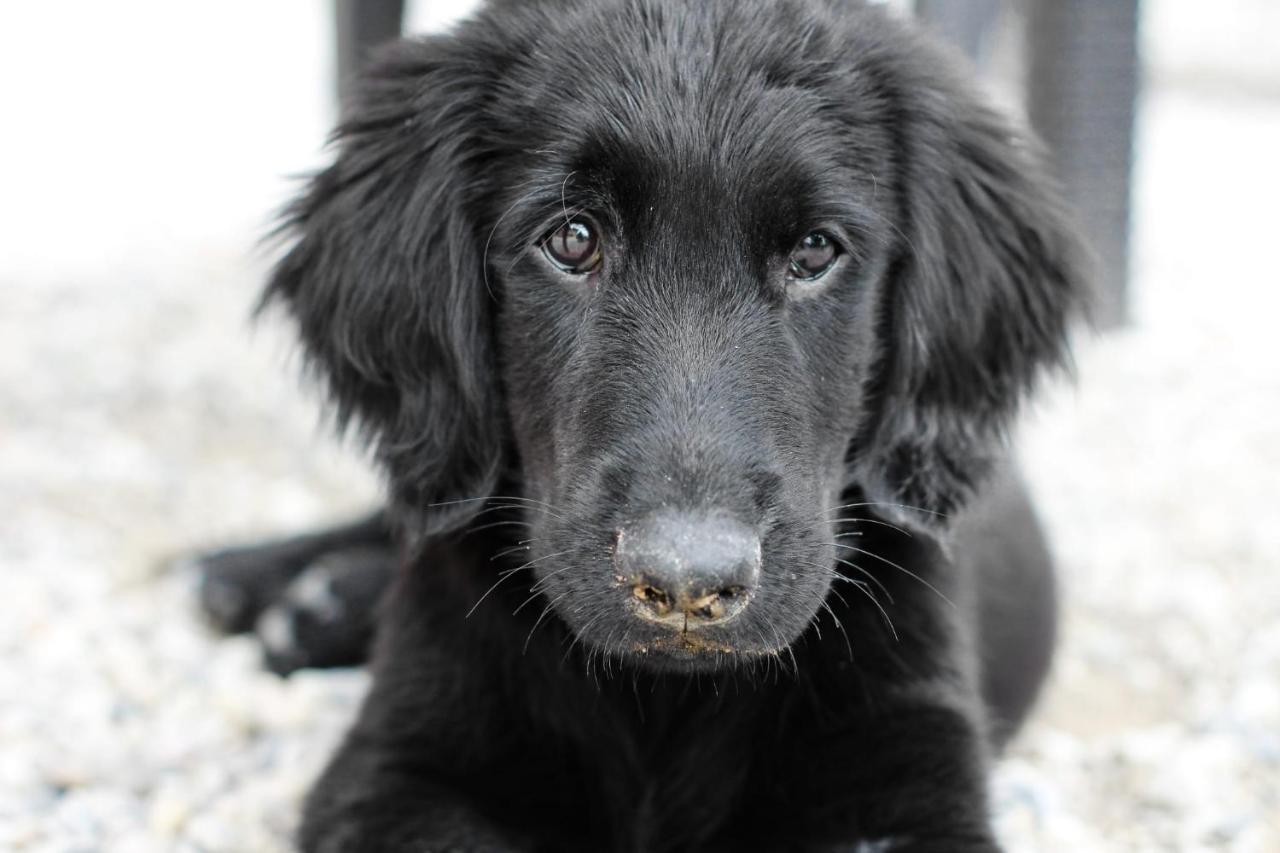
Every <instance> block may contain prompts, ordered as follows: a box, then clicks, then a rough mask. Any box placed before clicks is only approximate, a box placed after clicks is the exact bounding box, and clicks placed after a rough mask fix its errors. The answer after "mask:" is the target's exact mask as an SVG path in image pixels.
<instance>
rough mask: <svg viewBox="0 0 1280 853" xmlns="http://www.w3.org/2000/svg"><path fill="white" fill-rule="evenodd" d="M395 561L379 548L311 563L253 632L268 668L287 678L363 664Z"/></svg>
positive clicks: (351, 550) (390, 553)
mask: <svg viewBox="0 0 1280 853" xmlns="http://www.w3.org/2000/svg"><path fill="white" fill-rule="evenodd" d="M395 561H396V557H395V554H394V552H393V551H392V550H391V549H389V548H386V547H377V546H363V547H361V546H357V547H354V548H347V549H345V550H341V551H329V552H327V553H325V554H323V555H321V556H320V557H318V558H316V559H315V560H313V561H311V563H309V564H308V565H307V568H305V569H304V570H303V571H302V572H301V573H300V574H299V575H298V576H297V577H295V578H294V579H293V581H292V582H291V583H290V584H289V585H288V587H286V588H285V589H284V591H283V592H282V593H281V594H280V596H279V598H278V599H277V600H276V601H275V603H274V604H272V605H271V606H270V607H268V608H267V609H266V610H265V611H263V613H262V615H261V616H260V617H259V618H258V622H257V625H256V626H255V629H254V630H255V631H256V633H257V635H258V638H259V640H261V641H262V649H263V658H264V661H265V663H266V666H267V668H268V669H270V670H271V671H272V672H274V673H276V674H277V675H288V674H289V673H291V672H293V671H294V670H296V669H301V668H303V667H334V666H356V665H358V664H361V663H364V661H365V659H366V657H367V656H368V652H369V645H370V643H371V642H372V640H373V634H374V617H375V611H376V609H377V603H378V601H379V600H380V599H381V598H382V593H383V590H384V589H385V588H386V586H387V584H388V582H389V581H390V580H391V575H392V569H393V567H394V565H395Z"/></svg>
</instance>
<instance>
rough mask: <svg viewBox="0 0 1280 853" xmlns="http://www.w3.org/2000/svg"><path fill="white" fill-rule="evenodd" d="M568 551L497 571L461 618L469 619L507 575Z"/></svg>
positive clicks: (509, 575) (560, 555)
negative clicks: (491, 580) (495, 577)
mask: <svg viewBox="0 0 1280 853" xmlns="http://www.w3.org/2000/svg"><path fill="white" fill-rule="evenodd" d="M568 553H569V552H568V551H560V552H559V553H556V554H544V555H543V556H541V557H538V558H537V559H535V560H530V561H529V562H527V563H525V564H524V565H521V566H516V567H515V568H514V569H505V570H504V571H502V572H500V573H499V577H498V579H497V580H496V581H494V582H493V586H491V587H489V588H488V589H486V590H485V591H484V595H482V596H480V597H479V598H478V599H476V603H475V604H473V605H471V609H470V610H468V611H467V615H466V616H463V617H462V618H463V619H470V618H471V614H472V613H475V612H476V608H477V607H479V606H480V603H481V602H482V601H484V600H485V599H486V598H488V597H489V593H491V592H493V591H494V590H495V589H497V588H498V585H499V584H501V583H502V582H503V581H505V580H506V579H507V578H509V577H511V576H512V575H514V574H515V573H516V572H518V571H520V570H522V569H527V568H529V567H530V566H532V565H533V564H534V563H540V562H542V561H543V560H549V559H551V558H552V557H562V556H564V555H565V554H568Z"/></svg>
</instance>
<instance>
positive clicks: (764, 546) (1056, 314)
mask: <svg viewBox="0 0 1280 853" xmlns="http://www.w3.org/2000/svg"><path fill="white" fill-rule="evenodd" d="M337 146H338V150H337V154H336V158H335V161H334V162H333V164H332V165H331V166H329V167H328V168H326V169H324V170H323V171H322V172H320V173H319V174H318V175H317V176H315V177H314V179H312V180H311V181H310V183H309V185H308V186H307V188H306V189H305V190H304V192H303V193H302V195H301V196H300V197H299V198H298V199H297V201H296V202H295V203H294V204H293V205H292V207H291V208H290V209H289V211H288V214H287V219H286V223H285V226H284V229H285V232H286V233H287V235H289V237H290V238H291V240H292V243H291V247H290V248H289V249H288V251H287V254H286V255H284V257H283V259H282V260H281V261H280V262H279V264H278V266H277V267H276V269H275V270H274V273H273V275H272V277H271V279H270V282H269V283H268V285H267V288H266V292H265V296H264V302H265V304H267V305H270V306H278V307H280V308H282V309H283V310H284V313H285V314H286V315H287V316H288V317H289V318H290V321H291V322H292V323H294V324H295V325H296V327H297V329H298V331H299V334H300V337H301V341H302V344H303V346H304V349H305V352H306V354H307V357H308V362H309V365H310V367H311V369H312V370H313V371H314V373H315V375H316V376H317V377H319V379H320V380H321V381H322V382H323V384H324V386H325V388H326V389H327V394H328V398H329V400H330V401H331V404H332V411H333V413H334V416H335V418H336V420H337V422H338V424H339V425H340V426H341V427H343V428H349V429H353V430H357V431H358V432H359V434H360V435H361V436H362V437H363V438H364V439H365V440H366V441H367V442H368V444H369V446H370V447H371V448H372V450H373V453H374V455H375V457H376V459H377V462H378V464H379V465H380V467H381V469H382V471H383V472H384V474H385V478H386V483H387V492H388V509H387V511H386V512H385V513H383V514H380V515H379V516H377V517H374V518H372V519H369V520H368V521H366V522H363V523H361V524H358V525H355V526H353V527H350V528H346V529H344V530H341V531H337V532H335V533H327V534H319V535H316V536H311V537H306V538H303V539H299V540H294V541H291V542H287V543H284V544H282V545H276V546H270V547H266V548H252V549H248V550H239V551H233V552H225V553H223V554H220V555H215V556H214V557H213V558H211V559H209V560H208V561H207V562H206V566H207V569H208V571H209V575H208V579H207V582H206V605H207V606H208V608H209V609H210V611H211V612H214V613H215V615H218V614H220V615H219V618H220V619H221V620H222V622H223V623H224V624H226V625H228V626H229V627H241V628H242V627H245V626H246V625H248V624H249V623H250V622H251V621H252V619H253V618H256V617H260V614H262V613H263V612H264V611H265V615H264V616H261V617H260V618H261V619H262V620H264V621H263V622H261V623H260V624H261V625H262V626H263V627H262V628H261V629H260V632H261V633H263V634H264V637H265V639H267V641H268V645H269V646H272V645H273V644H274V647H275V648H276V650H277V651H279V652H280V656H279V658H278V659H277V661H276V666H277V668H278V669H280V670H281V671H287V670H288V669H291V668H293V667H294V666H297V665H303V664H307V663H326V662H338V663H348V662H354V661H355V660H357V659H359V658H360V657H361V656H362V654H363V644H364V643H365V642H366V641H367V639H368V637H369V636H370V635H372V634H373V633H374V626H375V625H376V643H375V646H374V650H373V653H372V662H371V668H372V673H373V681H372V686H371V688H370V693H369V695H368V697H367V699H366V701H365V703H364V705H363V708H362V710H361V711H360V714H359V718H358V720H357V721H356V723H355V724H354V726H353V728H352V729H351V731H350V733H349V735H348V736H347V739H346V741H345V742H344V744H343V745H342V746H341V748H340V749H339V750H338V752H337V754H336V755H335V756H334V757H333V759H332V760H331V762H330V763H329V765H328V768H327V769H326V770H325V771H324V773H323V774H322V776H321V778H320V779H319V781H318V782H317V783H316V785H315V787H314V789H313V790H312V791H311V793H310V795H309V797H308V798H307V801H306V806H305V809H304V812H305V813H304V816H303V819H302V823H301V829H300V833H299V842H300V846H301V847H302V849H304V850H308V851H328V853H334V852H335V851H349V850H350V851H354V850H361V851H366V850H369V851H374V850H376V851H410V850H413V851H419V850H521V851H524V850H529V851H534V850H556V851H560V850H566V851H572V850H582V851H600V850H617V851H686V850H699V851H729V850H733V851H741V850H769V851H772V850H778V851H782V850H787V851H790V850H796V851H800V850H805V851H818V850H822V851H834V850H858V851H890V850H892V851H914V853H925V851H946V853H957V851H994V850H998V849H999V845H998V842H997V841H996V839H995V837H994V834H993V832H992V829H991V825H990V816H989V810H988V802H987V794H986V785H987V773H988V768H989V765H990V762H991V761H992V760H993V757H994V756H995V755H997V754H998V752H999V750H1000V749H1001V747H1002V746H1003V745H1004V743H1005V742H1006V741H1007V739H1008V738H1009V737H1010V736H1011V735H1012V734H1013V732H1015V731H1016V730H1017V728H1018V726H1019V724H1020V723H1021V722H1022V721H1023V719H1024V718H1025V717H1026V715H1027V713H1028V710H1029V708H1030V707H1031V705H1032V703H1033V702H1034V699H1035V696H1036V694H1037V691H1038V689H1039V687H1040V684H1041V682H1042V680H1043V678H1044V675H1045V672H1046V670H1047V668H1048V665H1049V662H1050V658H1051V652H1052V646H1053V635H1054V620H1055V593H1054V581H1053V573H1052V561H1051V559H1050V555H1049V553H1048V550H1047V548H1046V545H1045V541H1044V538H1043V536H1042V535H1041V532H1040V529H1039V527H1038V525H1037V522H1036V518H1035V515H1034V511H1033V509H1032V507H1031V505H1030V503H1029V501H1028V499H1027V495H1026V492H1025V489H1024V488H1023V486H1022V484H1021V482H1020V479H1019V476H1018V473H1017V469H1016V466H1015V464H1014V463H1013V461H1012V459H1011V457H1010V453H1009V450H1008V448H1007V443H1008V442H1007V440H1006V435H1007V432H1008V429H1009V427H1010V425H1011V424H1012V422H1013V419H1014V418H1015V416H1016V414H1017V411H1018V409H1019V407H1020V404H1021V402H1022V401H1023V400H1024V399H1025V398H1026V397H1027V396H1028V394H1029V393H1031V391H1032V390H1033V388H1034V386H1035V384H1036V382H1037V379H1038V377H1039V376H1041V375H1042V374H1043V373H1044V372H1046V371H1048V370H1053V369H1055V368H1060V367H1062V366H1064V365H1065V363H1066V362H1067V360H1068V338H1069V337H1070V331H1071V329H1072V327H1073V324H1074V323H1075V321H1076V320H1077V318H1079V317H1080V316H1081V315H1082V314H1083V313H1084V309H1085V307H1086V304H1087V301H1088V298H1087V297H1088V285H1087V275H1086V274H1085V272H1084V270H1085V265H1084V264H1083V263H1082V262H1081V258H1082V252H1081V249H1080V246H1079V245H1078V243H1077V240H1076V238H1075V237H1074V235H1073V230H1072V228H1071V227H1070V224H1069V217H1068V216H1067V215H1066V214H1065V213H1064V211H1063V210H1062V207H1061V205H1060V203H1059V201H1058V197H1057V194H1056V192H1055V190H1054V188H1053V186H1052V182H1051V181H1050V180H1049V178H1048V177H1047V172H1046V169H1045V167H1044V165H1043V164H1042V162H1041V161H1042V158H1041V157H1040V155H1039V154H1038V153H1037V149H1036V147H1035V145H1034V144H1033V143H1032V142H1031V141H1029V140H1028V139H1027V137H1026V136H1025V135H1024V134H1023V133H1021V132H1020V131H1018V130H1016V129H1015V128H1014V127H1013V126H1012V125H1011V124H1010V123H1009V122H1008V121H1006V120H1005V119H1004V118H1002V117H1001V116H1000V115H998V114H997V113H996V112H995V111H993V110H992V109H991V108H990V107H989V106H988V105H987V104H986V103H985V102H984V101H983V99H982V98H981V97H980V96H979V95H978V94H977V93H976V92H975V89H974V87H973V86H972V84H971V83H969V82H967V79H966V76H965V73H964V71H963V69H960V68H958V67H957V65H956V63H954V62H953V61H952V60H951V59H950V57H949V55H948V54H947V53H946V51H945V50H944V49H942V48H940V47H938V46H936V45H935V44H933V43H932V42H931V41H930V40H929V39H927V38H926V37H923V36H921V35H919V34H917V33H916V32H914V31H913V30H912V29H911V27H910V26H909V25H908V24H906V23H904V22H901V21H898V20H895V19H893V18H892V17H890V16H887V15H885V14H884V13H882V11H881V10H879V9H877V8H875V7H864V6H862V5H860V4H856V3H852V2H841V0H781V1H780V2H765V0H734V2H728V0H721V1H720V2H716V0H706V2H680V0H528V2H491V3H490V4H489V5H488V6H486V7H484V8H482V9H481V10H479V11H478V12H477V13H476V14H474V15H473V16H472V17H471V18H469V19H467V20H465V21H464V22H462V23H460V24H459V25H457V26H456V28H455V29H453V30H452V31H450V32H449V33H447V34H442V35H432V36H428V37H425V38H421V39H418V40H411V41H403V42H399V43H396V44H394V45H393V46H390V47H389V48H388V49H386V50H385V51H383V52H382V53H381V54H380V55H379V56H378V57H377V59H376V60H375V61H374V62H373V64H372V66H371V68H370V69H369V70H368V71H367V73H366V74H365V75H364V76H363V79H362V80H361V82H360V84H359V86H358V89H357V91H356V93H355V95H354V96H353V98H352V104H351V106H350V109H349V112H348V114H347V115H346V116H345V119H344V121H343V123H342V125H341V127H340V129H339V131H338V133H337ZM392 530H394V531H395V533H394V534H393V533H392V532H391V531H392ZM308 566H309V567H310V568H307V567H308ZM353 567H354V568H353ZM304 569H305V571H304ZM347 570H350V571H347ZM344 571H346V574H344ZM299 572H302V575H303V578H304V579H305V583H301V584H300V583H299V579H298V576H299ZM336 577H342V578H345V579H350V578H365V579H367V580H366V581H365V583H364V586H363V587H361V589H362V590H363V591H361V592H358V593H355V594H343V593H342V592H341V590H340V587H341V584H340V583H336V582H335V581H334V579H335V578H336ZM344 582H345V580H344ZM291 583H292V584H293V585H292V586H290V584H291ZM353 583H356V586H360V584H359V583H358V582H355V581H353ZM255 585H256V586H255ZM384 585H387V586H388V589H387V591H386V593H385V595H384V596H383V602H382V605H381V609H380V610H379V611H378V614H377V617H376V620H375V619H373V617H372V616H370V613H371V605H369V604H366V603H363V602H365V601H366V600H370V599H372V597H374V596H372V595H371V594H369V592H368V590H369V589H374V590H376V591H379V592H380V591H381V588H382V586H384ZM255 590H256V591H255ZM352 601H356V602H357V603H358V606H350V605H351V602H352ZM273 604H274V607H275V609H274V610H273V609H271V606H272V605H273ZM280 608H283V609H280ZM344 608H345V610H344ZM348 611H349V612H348ZM344 613H345V614H346V615H344ZM308 614H309V618H310V617H314V618H312V623H313V624H312V625H311V627H312V628H315V629H317V630H316V631H315V632H313V633H314V635H315V638H314V639H313V640H308V641H303V640H299V637H300V636H302V635H301V634H299V633H298V631H296V630H295V629H296V628H297V626H298V619H299V618H300V617H301V616H308ZM348 616H349V617H350V618H349V619H348V618H347V617H348ZM326 620H328V621H331V622H333V623H335V625H346V626H347V628H346V629H342V630H340V629H339V627H333V631H332V634H331V635H330V638H332V637H333V636H341V635H342V634H343V630H348V633H347V635H346V636H347V640H346V641H345V642H346V645H345V646H343V644H342V643H341V642H340V643H338V646H341V647H342V648H341V650H340V651H333V650H329V651H325V650H324V642H326V640H325V631H324V630H323V629H324V624H325V622H326ZM232 623H235V624H234V625H233V624H232ZM353 624H354V625H355V626H356V627H355V629H351V625H353ZM298 647H301V648H303V649H304V653H298ZM307 649H310V652H306V650H307ZM312 653H313V654H312Z"/></svg>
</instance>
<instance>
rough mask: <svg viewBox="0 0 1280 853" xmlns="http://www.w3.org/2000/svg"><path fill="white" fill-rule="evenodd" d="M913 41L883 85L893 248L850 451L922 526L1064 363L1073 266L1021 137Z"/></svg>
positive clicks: (1070, 236) (969, 482)
mask: <svg viewBox="0 0 1280 853" xmlns="http://www.w3.org/2000/svg"><path fill="white" fill-rule="evenodd" d="M922 47H924V48H925V49H924V50H922V51H920V52H913V54H912V55H911V57H910V58H909V60H908V61H907V62H906V63H905V64H904V65H903V66H901V67H899V68H898V72H899V75H898V80H897V84H896V86H895V88H896V90H897V94H896V97H895V100H896V101H897V103H896V107H897V110H896V112H897V116H898V124H897V136H898V138H897V139H896V163H897V169H898V174H897V187H898V195H897V199H898V201H897V204H898V211H897V212H898V216H897V222H896V225H897V231H898V246H897V251H896V258H895V260H894V261H893V263H892V266H891V271H890V273H889V280H888V282H887V287H888V290H887V292H886V294H885V297H884V301H883V303H882V307H883V315H882V318H881V320H882V325H883V329H884V338H883V340H884V349H883V365H882V373H881V375H880V381H881V382H882V385H881V386H880V387H879V388H877V389H876V391H877V394H876V397H877V400H878V407H877V417H876V419H875V421H874V424H873V426H872V428H871V429H870V430H869V431H868V433H867V434H865V435H864V436H862V437H861V439H860V441H859V442H858V444H859V445H860V452H857V453H856V456H855V458H856V459H857V460H858V470H857V472H856V473H857V476H858V479H859V481H860V483H861V484H862V486H863V488H864V490H865V491H866V492H867V496H868V497H869V498H870V499H871V500H873V501H878V502H881V503H883V504H893V505H896V509H897V513H896V514H897V515H898V517H899V519H900V520H906V521H911V522H914V523H916V524H920V525H924V526H937V525H940V524H945V520H946V518H947V517H948V516H950V515H951V514H952V513H953V512H954V511H955V510H956V509H958V508H960V507H961V506H963V504H964V503H965V501H966V499H967V498H968V496H969V495H970V494H971V493H972V492H973V490H974V489H975V488H976V487H977V486H978V485H979V484H980V483H981V481H982V480H983V478H984V476H985V475H986V474H987V473H988V471H989V469H990V468H991V466H992V464H993V462H994V461H995V460H996V459H997V458H998V457H999V456H1000V455H1001V454H1002V453H1003V452H1005V451H1004V450H1003V448H1002V447H1001V444H1002V443H1003V442H1004V439H1005V432H1006V429H1007V427H1008V425H1009V424H1010V421H1011V419H1012V418H1013V416H1014V414H1015V413H1016V411H1017V409H1018V407H1019V402H1020V401H1021V400H1022V399H1023V398H1024V397H1025V396H1026V394H1027V393H1028V392H1029V391H1030V389H1031V387H1032V386H1033V384H1034V383H1035V380H1036V378H1037V376H1038V375H1039V374H1040V373H1041V372H1043V370H1044V369H1045V368H1047V367H1054V366H1061V365H1063V364H1064V363H1065V361H1066V360H1067V338H1068V333H1069V330H1070V326H1071V325H1072V320H1073V319H1074V318H1075V317H1076V315H1078V314H1080V313H1081V312H1082V309H1083V308H1084V307H1085V306H1086V305H1087V302H1088V299H1087V291H1088V287H1087V283H1086V282H1087V278H1088V277H1087V275H1086V274H1085V270H1086V269H1087V264H1085V263H1084V254H1083V252H1082V251H1081V248H1080V246H1079V244H1078V242H1077V240H1076V237H1075V234H1074V230H1073V228H1072V227H1071V225H1070V224H1069V217H1067V216H1065V215H1064V211H1063V209H1062V207H1061V205H1060V203H1059V200H1058V197H1057V194H1056V191H1055V188H1054V185H1053V182H1052V181H1051V180H1050V179H1049V176H1048V172H1047V170H1046V168H1045V166H1044V164H1043V163H1042V161H1041V158H1040V156H1039V154H1038V152H1037V149H1036V146H1035V145H1034V144H1033V143H1032V142H1031V141H1030V140H1029V139H1028V138H1026V137H1025V136H1023V135H1022V134H1020V133H1019V132H1017V131H1015V130H1014V129H1013V127H1012V126H1011V125H1010V124H1009V123H1008V122H1007V121H1006V120H1004V119H1003V118H1002V117H1001V116H1000V115H998V114H997V113H996V112H995V111H993V110H992V109H991V108H989V107H988V106H987V105H986V104H985V103H983V102H982V100H981V98H980V97H979V96H978V95H977V94H976V93H975V92H973V91H971V90H970V88H969V87H967V86H966V85H965V84H964V83H963V78H964V75H963V74H962V73H961V72H960V71H959V70H958V69H956V68H953V67H951V65H950V64H949V62H947V61H946V60H945V59H944V58H936V59H935V60H932V61H931V60H930V59H929V57H930V56H931V55H932V54H933V53H934V51H931V50H928V49H927V46H922ZM909 508H914V509H909Z"/></svg>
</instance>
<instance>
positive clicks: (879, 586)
mask: <svg viewBox="0 0 1280 853" xmlns="http://www.w3.org/2000/svg"><path fill="white" fill-rule="evenodd" d="M835 561H836V562H837V563H839V564H840V565H842V566H848V567H849V568H851V569H853V570H854V571H855V572H860V573H861V574H864V575H866V576H867V579H868V580H870V581H871V582H872V583H873V584H875V585H876V588H877V589H879V590H880V591H881V592H883V593H884V597H885V598H887V599H889V603H890V604H893V603H894V600H893V593H891V592H889V588H888V587H887V586H885V585H884V584H883V583H881V581H880V578H878V577H876V576H875V575H874V574H872V573H871V572H869V571H867V570H866V569H864V568H863V567H862V566H859V565H858V564H857V563H855V562H853V561H852V560H846V559H844V558H843V557H836V558H835Z"/></svg>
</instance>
